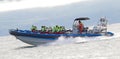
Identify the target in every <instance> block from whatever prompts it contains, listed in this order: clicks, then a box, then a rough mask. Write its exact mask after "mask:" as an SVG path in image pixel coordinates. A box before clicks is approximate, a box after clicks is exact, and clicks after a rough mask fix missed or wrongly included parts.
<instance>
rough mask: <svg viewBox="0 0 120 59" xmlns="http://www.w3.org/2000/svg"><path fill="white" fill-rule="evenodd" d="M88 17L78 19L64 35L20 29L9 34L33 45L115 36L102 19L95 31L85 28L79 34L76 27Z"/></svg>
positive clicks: (12, 30)
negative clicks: (63, 38) (71, 38)
mask: <svg viewBox="0 0 120 59" xmlns="http://www.w3.org/2000/svg"><path fill="white" fill-rule="evenodd" d="M88 19H89V18H87V17H82V18H76V19H75V20H74V23H73V29H72V30H64V31H63V32H62V33H60V32H59V33H49V32H45V33H43V32H41V30H36V31H31V30H20V29H11V30H9V33H10V34H11V35H13V36H15V37H16V38H17V39H19V40H21V41H22V42H25V43H27V44H31V45H35V46H37V45H40V44H46V43H50V42H54V41H56V40H58V38H59V37H61V36H63V37H66V38H68V37H96V36H113V35H114V34H113V33H112V32H108V31H107V27H106V26H107V23H106V22H107V20H106V19H104V18H102V19H100V24H99V27H96V26H95V27H94V28H93V29H88V27H86V28H84V31H82V32H81V33H79V31H78V29H77V27H76V25H77V23H78V22H80V21H82V20H88Z"/></svg>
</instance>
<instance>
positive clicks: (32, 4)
mask: <svg viewBox="0 0 120 59" xmlns="http://www.w3.org/2000/svg"><path fill="white" fill-rule="evenodd" d="M3 1H7V0H3ZM80 1H86V0H19V1H15V0H13V1H12V0H11V1H8V2H3V3H0V12H5V11H13V10H19V9H27V8H37V7H54V6H61V5H66V4H71V3H75V2H80ZM1 2H2V1H1Z"/></svg>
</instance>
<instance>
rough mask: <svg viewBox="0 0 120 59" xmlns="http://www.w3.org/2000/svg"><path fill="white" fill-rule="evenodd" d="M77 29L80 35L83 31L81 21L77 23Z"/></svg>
mask: <svg viewBox="0 0 120 59" xmlns="http://www.w3.org/2000/svg"><path fill="white" fill-rule="evenodd" d="M78 29H79V32H80V34H82V32H83V29H84V25H83V24H82V22H81V21H79V26H78Z"/></svg>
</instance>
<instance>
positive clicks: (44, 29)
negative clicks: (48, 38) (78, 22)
mask: <svg viewBox="0 0 120 59" xmlns="http://www.w3.org/2000/svg"><path fill="white" fill-rule="evenodd" d="M31 31H32V32H34V31H38V29H37V26H34V25H32V27H31ZM64 31H65V27H64V26H58V25H56V26H54V27H47V26H41V30H40V32H41V33H63V32H64Z"/></svg>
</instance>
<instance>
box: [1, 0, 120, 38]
mask: <svg viewBox="0 0 120 59" xmlns="http://www.w3.org/2000/svg"><path fill="white" fill-rule="evenodd" d="M27 1H28V0H24V1H19V2H16V1H15V2H14V1H13V2H4V3H2V2H1V3H0V36H1V35H6V34H8V30H9V29H16V28H20V29H30V27H31V25H36V26H38V28H40V27H41V26H42V25H45V26H54V25H62V26H65V27H66V28H72V24H73V21H74V19H75V18H78V17H89V18H90V20H89V21H85V22H84V24H85V26H92V25H96V24H97V22H98V20H99V19H100V17H104V16H105V17H106V18H107V19H108V20H109V24H113V23H120V20H119V19H120V17H119V15H120V13H119V12H120V7H119V5H120V3H119V2H120V0H114V1H113V0H89V1H88V0H84V1H83V0H69V3H68V0H64V1H63V0H60V1H61V3H60V4H57V3H58V2H60V1H55V0H54V2H53V0H50V1H49V0H48V2H50V3H49V4H47V3H48V2H45V1H47V0H43V2H44V3H43V4H44V5H40V4H39V3H38V2H37V1H39V0H34V1H33V0H30V1H29V2H27ZM40 1H42V0H40ZM30 2H32V4H31V3H30ZM35 2H36V3H35ZM55 2H56V3H55ZM24 3H27V4H24ZM52 3H55V4H56V5H55V4H52ZM41 4H42V2H41ZM31 5H32V6H31ZM47 5H48V6H47ZM28 7H29V8H28Z"/></svg>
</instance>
